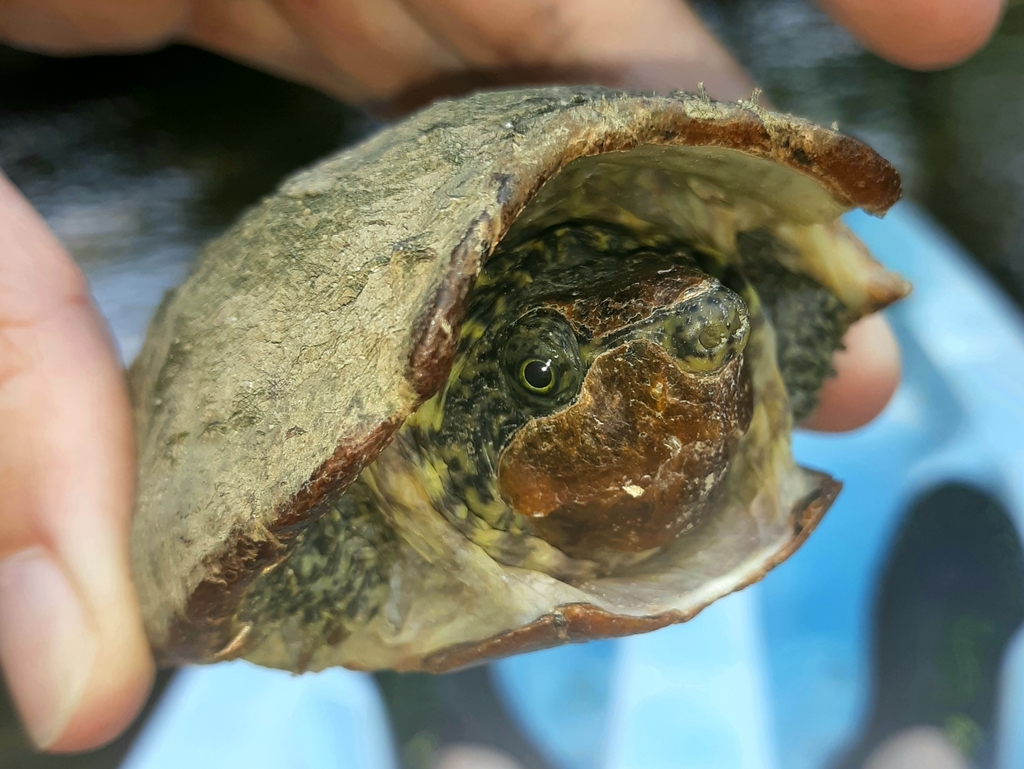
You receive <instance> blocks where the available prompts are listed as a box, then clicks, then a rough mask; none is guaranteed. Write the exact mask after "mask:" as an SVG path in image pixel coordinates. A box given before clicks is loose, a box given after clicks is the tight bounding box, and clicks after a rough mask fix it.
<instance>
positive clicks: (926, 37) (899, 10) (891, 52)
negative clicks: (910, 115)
mask: <svg viewBox="0 0 1024 769" xmlns="http://www.w3.org/2000/svg"><path fill="white" fill-rule="evenodd" d="M819 2H820V3H821V5H822V7H823V8H824V9H825V10H826V11H828V13H829V14H830V15H831V16H832V17H833V18H834V19H835V20H836V21H838V22H839V23H840V24H842V25H843V26H844V27H846V28H847V29H849V30H850V31H851V32H852V33H853V34H854V35H856V36H857V38H858V39H860V41H861V42H862V43H864V45H866V46H867V47H868V48H870V49H871V50H872V51H874V52H875V53H877V54H879V55H880V56H884V57H885V58H886V59H889V60H890V61H893V62H895V63H897V64H901V65H903V66H904V67H910V68H912V69H939V68H941V67H948V66H951V65H953V64H956V63H958V62H960V61H963V60H964V59H966V58H967V57H968V56H970V55H971V54H973V53H974V52H976V51H977V50H978V49H979V48H981V47H982V46H983V45H984V44H985V43H986V42H987V41H988V39H989V38H990V37H991V36H992V34H993V32H995V29H996V27H997V26H998V25H999V20H1000V18H1001V17H1002V14H1003V6H1004V2H1005V0H819Z"/></svg>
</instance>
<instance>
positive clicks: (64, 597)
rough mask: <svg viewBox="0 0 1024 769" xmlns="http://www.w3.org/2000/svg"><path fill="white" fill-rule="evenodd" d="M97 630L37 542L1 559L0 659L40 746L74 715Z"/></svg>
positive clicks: (46, 744)
mask: <svg viewBox="0 0 1024 769" xmlns="http://www.w3.org/2000/svg"><path fill="white" fill-rule="evenodd" d="M97 645H98V642H97V638H96V635H95V633H94V632H93V630H92V628H91V627H90V625H89V621H88V615H87V614H86V612H85V610H84V609H83V607H82V605H81V603H80V602H79V600H78V596H77V595H76V593H75V591H74V589H73V588H72V587H71V584H70V583H69V582H68V579H67V577H66V576H65V574H64V571H63V569H61V568H60V566H59V565H58V564H57V563H56V562H55V561H54V560H53V559H52V558H51V557H50V556H49V555H48V554H47V553H46V552H45V551H44V550H42V549H41V548H30V549H28V550H25V551H22V552H20V553H17V554H15V555H12V556H9V557H8V558H6V559H5V560H3V561H0V664H2V667H3V671H4V675H5V676H6V677H7V685H8V686H9V687H10V690H11V694H12V696H13V697H14V702H15V704H16V705H17V708H18V712H19V713H20V714H21V718H22V722H23V723H24V724H25V729H26V730H27V731H28V734H29V736H30V737H31V738H32V741H33V742H34V743H35V744H36V746H37V747H38V748H40V749H45V748H47V747H49V746H50V745H52V744H53V743H54V742H55V741H56V740H57V738H58V737H60V735H61V733H62V732H63V731H64V728H65V727H66V726H67V724H68V721H70V720H71V717H72V715H74V712H75V709H76V707H77V705H78V701H79V699H80V698H81V696H82V692H83V691H84V689H85V685H86V682H87V681H88V679H89V673H90V671H91V669H92V663H93V659H94V658H95V656H96V649H97Z"/></svg>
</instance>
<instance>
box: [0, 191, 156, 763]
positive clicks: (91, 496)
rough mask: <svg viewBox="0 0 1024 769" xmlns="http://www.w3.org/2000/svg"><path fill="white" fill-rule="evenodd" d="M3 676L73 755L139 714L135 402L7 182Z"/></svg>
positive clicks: (1, 238)
mask: <svg viewBox="0 0 1024 769" xmlns="http://www.w3.org/2000/svg"><path fill="white" fill-rule="evenodd" d="M0 425H2V430H0V666H2V668H3V671H4V675H5V676H6V678H7V682H8V685H9V688H10V690H11V693H12V695H13V697H14V700H15V703H16V705H17V707H18V710H19V712H20V714H21V716H22V718H23V721H24V723H25V726H26V728H27V730H28V732H29V735H30V736H31V737H32V739H33V740H34V741H35V743H36V744H37V745H38V746H40V747H42V748H50V749H54V750H78V749H84V748H88V747H93V746H95V745H98V744H100V743H102V742H105V741H106V740H108V739H110V738H111V737H113V736H114V735H115V734H117V733H118V732H119V731H120V730H121V729H122V728H123V727H124V726H125V725H126V724H127V723H128V721H129V720H130V719H131V718H132V716H133V715H134V714H135V713H136V712H137V710H138V709H139V707H140V706H141V703H142V700H143V698H144V696H145V693H146V691H147V690H148V688H149V684H150V680H151V677H152V662H151V660H150V657H149V650H148V646H147V643H146V639H145V635H144V632H143V630H142V623H141V619H140V616H139V611H138V607H137V602H136V598H135V594H134V591H133V589H132V586H131V582H130V578H129V566H128V524H129V516H130V513H131V505H132V473H133V470H132V467H133V447H132V432H131V420H130V411H129V405H128V396H127V392H126V388H125V383H124V376H123V372H122V371H121V368H120V366H119V365H118V363H117V359H116V356H115V355H114V352H113V350H112V346H111V343H110V340H109V338H108V336H107V334H106V331H105V328H104V325H103V322H102V320H101V319H100V317H99V316H98V314H97V313H96V310H95V308H94V307H93V305H92V303H91V301H90V300H89V295H88V291H87V287H86V284H85V281H84V278H83V277H82V275H81V273H80V272H79V271H78V269H77V268H76V266H75V265H74V263H73V262H72V261H71V259H70V257H68V255H67V254H66V252H65V251H64V250H63V248H62V247H61V246H60V244H59V243H58V242H57V240H56V239H55V238H54V236H53V235H52V234H51V233H50V231H49V230H48V229H47V227H46V226H45V224H44V223H43V222H42V221H41V220H40V219H39V217H38V216H37V214H36V213H35V212H34V211H33V210H32V209H31V208H30V207H29V205H28V204H27V203H26V202H25V200H24V199H23V198H22V197H21V196H20V195H19V194H18V192H17V191H16V190H15V189H14V188H13V187H12V186H11V185H10V183H9V182H8V181H7V180H6V179H5V178H3V176H2V175H0Z"/></svg>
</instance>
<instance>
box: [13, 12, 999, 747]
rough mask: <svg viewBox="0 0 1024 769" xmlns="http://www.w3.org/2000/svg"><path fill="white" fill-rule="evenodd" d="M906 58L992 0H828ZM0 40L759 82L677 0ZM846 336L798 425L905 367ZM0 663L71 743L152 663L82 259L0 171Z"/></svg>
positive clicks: (130, 696)
mask: <svg viewBox="0 0 1024 769" xmlns="http://www.w3.org/2000/svg"><path fill="white" fill-rule="evenodd" d="M822 3H823V5H825V6H826V8H827V9H828V10H829V12H830V13H832V14H833V15H834V16H835V17H836V18H838V19H839V20H841V21H842V22H844V23H845V24H847V25H848V26H849V27H850V28H851V29H852V30H853V31H854V33H855V34H857V35H858V36H859V37H860V38H861V39H862V40H863V41H864V42H865V43H866V44H867V45H868V46H869V47H872V48H874V49H875V50H876V51H877V52H879V53H881V54H883V55H886V56H888V57H889V58H892V59H893V60H895V61H898V62H899V63H901V64H905V65H907V66H913V67H921V68H928V67H936V66H942V65H945V64H950V63H953V62H955V61H957V60H959V59H961V58H963V57H965V56H967V55H969V54H970V53H971V52H973V51H974V50H975V49H977V48H978V47H980V46H981V45H982V44H983V43H984V41H985V40H986V39H987V38H988V36H989V35H990V34H991V32H992V30H993V29H994V27H995V24H996V22H997V21H998V18H999V15H1000V12H1001V1H1000V0H822ZM0 39H2V40H4V41H6V42H8V43H10V44H13V45H16V46H21V47H25V48H32V49H36V50H42V51H48V52H52V53H84V52H99V51H107V52H114V51H134V50H143V49H148V48H153V47H158V46H160V45H162V44H164V43H167V42H171V41H186V42H191V43H194V44H196V45H200V46H203V47H206V48H210V49H212V50H215V51H218V52H220V53H223V54H225V55H227V56H230V57H232V58H235V59H239V60H241V61H245V62H248V63H250V64H253V65H254V66H258V67H260V68H263V69H266V70H269V71H271V72H274V73H277V74H280V75H282V76H285V77H289V78H292V79H295V80H299V81H302V82H305V83H309V84H313V85H316V86H318V87H320V88H321V89H323V90H325V91H328V92H330V93H332V94H335V95H337V96H340V97H343V98H347V99H349V100H353V101H360V102H363V103H376V104H382V103H385V102H392V103H394V102H395V100H400V99H401V97H402V96H403V95H404V94H408V93H409V92H410V91H411V90H415V89H417V88H419V87H421V86H424V85H425V84H426V83H428V82H429V81H431V80H434V79H437V78H458V77H459V76H461V75H463V74H466V73H470V72H480V71H490V72H492V73H493V72H496V71H498V70H507V69H518V70H521V71H532V72H534V73H544V72H550V73H553V74H556V75H557V74H558V73H568V74H569V75H570V76H571V73H573V72H577V73H579V72H591V73H595V74H596V75H598V76H600V77H601V79H603V80H605V81H606V82H609V83H610V84H613V85H620V86H625V87H636V88H656V89H657V88H664V89H670V88H676V87H683V88H688V87H693V86H695V85H696V83H697V82H698V81H703V82H704V83H705V84H706V86H707V88H708V89H709V91H710V92H711V93H712V95H715V96H718V97H719V98H736V97H739V96H745V95H748V94H749V93H750V90H751V85H750V83H749V82H748V81H747V78H746V76H745V75H744V73H743V72H742V70H741V69H740V68H739V67H738V66H737V65H736V64H735V63H734V62H733V61H732V60H731V59H730V58H729V56H728V55H727V54H726V53H725V51H724V49H723V48H722V47H721V46H720V45H719V44H718V43H717V42H716V41H715V40H713V39H712V38H711V36H710V35H709V34H708V33H707V31H706V30H705V29H704V27H703V26H702V25H701V23H700V22H699V21H698V19H697V18H696V17H695V16H694V15H693V14H692V12H691V11H690V10H689V9H688V8H687V6H686V5H685V4H683V3H682V2H681V1H680V0H642V2H636V3H630V4H625V3H617V2H613V1H612V0H600V4H599V5H598V3H597V2H596V1H595V0H520V2H508V0H500V1H499V0H201V2H188V0H90V1H88V2H82V0H0ZM845 341H846V345H847V350H846V352H844V353H840V354H838V355H837V356H836V368H837V371H838V374H839V376H838V377H837V378H836V379H834V380H831V381H829V382H828V383H827V385H826V387H825V390H824V392H823V394H822V403H821V407H820V408H819V410H818V412H817V413H816V414H815V415H814V416H813V417H812V418H811V419H810V420H809V425H810V426H812V427H816V428H819V429H849V428H852V427H855V426H857V425H859V424H863V423H864V422H866V421H868V420H869V419H871V418H872V417H873V416H875V414H877V413H878V411H879V410H881V408H882V407H883V406H884V404H885V403H886V401H887V400H888V399H889V397H890V396H891V394H892V392H893V390H894V389H895V387H896V383H897V380H898V376H899V358H898V350H897V348H896V344H895V341H894V340H893V338H892V334H891V332H889V330H888V327H887V326H886V325H885V323H884V321H881V320H878V319H866V320H864V321H862V322H861V323H859V324H857V325H856V326H855V327H854V328H853V329H851V331H850V333H849V334H848V336H847V338H846V340H845ZM0 425H2V430H0V662H2V665H3V669H4V673H5V675H6V677H7V680H8V683H9V686H10V689H11V692H12V694H13V696H14V698H15V701H16V703H17V706H18V708H19V711H20V713H21V715H22V717H23V719H24V721H25V723H26V726H27V728H28V731H29V733H30V735H31V736H32V738H33V739H34V740H35V742H36V744H38V745H39V746H40V747H42V748H47V749H51V750H58V751H68V750H81V749H86V748H90V747H94V746H96V745H99V744H101V743H103V742H105V741H106V740H108V739H110V738H111V737H113V736H115V735H116V734H117V733H118V732H119V731H121V730H122V729H123V728H124V726H125V725H126V724H127V722H128V721H129V720H130V719H131V718H132V717H133V716H134V715H135V714H136V713H137V711H138V708H139V707H140V705H141V702H142V701H143V699H144V697H145V693H146V691H147V690H148V687H149V683H150V681H151V677H152V672H153V665H152V660H151V658H150V656H149V651H148V647H147V645H146V640H145V636H144V633H143V630H142V625H141V622H140V619H139V611H138V607H137V604H136V599H135V596H134V592H133V590H132V587H131V581H130V573H129V567H128V557H127V551H128V536H127V529H128V520H129V516H130V514H131V505H132V477H133V448H132V435H131V422H130V414H129V404H128V398H127V394H126V391H125V384H124V379H123V376H122V372H121V370H120V367H119V364H118V362H117V358H116V356H115V354H114V352H113V350H112V347H111V345H110V343H109V339H108V336H107V333H106V331H105V327H104V324H103V322H102V320H101V318H100V317H99V315H98V313H97V312H96V310H95V308H94V307H93V305H92V304H91V302H90V300H89V298H88V293H87V287H86V284H85V281H84V279H83V277H82V275H81V273H80V272H79V271H78V269H77V267H76V266H75V265H74V262H73V261H72V260H71V258H70V257H69V256H68V254H67V253H66V252H65V251H64V249H63V248H62V246H61V245H60V244H59V243H58V242H57V240H56V239H55V238H54V236H53V235H52V233H50V232H49V230H48V229H47V228H46V226H45V224H44V223H43V222H42V221H41V220H40V219H39V217H38V215H37V214H36V213H35V212H34V211H32V209H31V208H30V207H29V206H28V204H27V203H26V202H25V201H24V200H23V199H22V198H21V196H20V195H19V194H18V193H17V191H16V190H14V189H13V187H11V185H10V184H9V183H7V182H6V180H4V179H3V177H2V176H0Z"/></svg>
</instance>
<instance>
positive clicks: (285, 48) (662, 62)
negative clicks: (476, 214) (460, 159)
mask: <svg viewBox="0 0 1024 769" xmlns="http://www.w3.org/2000/svg"><path fill="white" fill-rule="evenodd" d="M244 10H245V13H244V14H243V13H240V12H239V5H238V3H236V2H234V0H216V1H214V0H211V1H210V2H206V3H200V4H198V5H197V6H196V7H195V12H194V14H193V17H192V19H191V22H190V25H189V27H188V32H187V39H188V40H190V41H191V42H194V43H196V44H198V45H202V46H204V47H207V48H211V49H213V50H217V51H219V52H221V53H224V54H226V55H228V56H231V57H232V58H235V59H239V60H241V61H245V62H247V63H249V64H253V65H256V66H260V67H262V68H264V69H269V70H270V71H272V72H275V73H276V74H279V75H283V76H285V77H290V78H293V79H296V80H300V81H302V82H305V83H307V84H310V85H313V86H315V87H318V88H321V89H323V90H325V91H328V92H329V93H332V94H334V95H336V96H339V97H342V98H347V99H354V100H357V101H362V102H364V103H373V104H375V105H378V106H380V105H382V104H383V103H384V102H386V101H387V100H398V101H396V103H397V104H399V105H402V104H404V105H405V106H406V107H409V106H415V105H416V104H417V102H422V101H423V100H424V99H425V98H430V97H432V96H436V95H440V94H441V93H444V92H446V91H445V88H446V86H445V84H444V83H442V84H441V86H440V88H441V90H438V91H437V92H433V93H426V92H425V93H424V95H423V98H420V99H418V100H417V99H415V98H411V99H405V100H404V102H403V101H401V100H400V97H402V96H403V95H405V94H406V93H407V92H408V91H409V90H410V89H414V88H417V87H419V86H421V85H422V84H424V83H427V82H430V81H437V80H438V79H439V78H442V79H444V78H449V77H450V78H452V82H451V83H450V84H448V87H450V88H452V89H458V90H466V89H468V88H472V87H478V86H483V85H496V84H512V83H520V82H527V81H530V80H544V81H548V82H550V81H551V80H558V79H560V76H559V73H560V72H561V73H564V74H563V77H562V79H567V80H572V81H573V82H594V83H603V84H605V85H611V86H620V87H629V88H643V89H656V90H673V89H676V88H682V89H687V90H695V89H696V86H697V84H698V83H699V82H704V84H705V86H706V87H707V90H708V92H709V93H710V94H711V95H712V96H715V97H717V98H720V99H738V98H742V97H747V96H749V95H750V93H751V90H752V88H753V86H752V84H751V82H750V80H749V79H748V78H747V76H746V74H745V73H744V72H743V71H742V69H741V68H740V67H739V66H738V65H737V64H736V63H735V62H734V61H733V60H732V58H731V57H730V56H729V55H728V54H727V53H726V51H725V49H723V48H722V47H721V45H719V44H718V42H717V41H716V40H715V39H714V38H713V37H712V36H711V34H710V33H709V32H708V31H707V30H706V29H705V28H704V27H703V25H702V24H701V23H700V20H699V19H698V18H697V17H696V16H695V15H694V14H693V12H692V11H690V9H689V8H688V7H687V6H686V5H685V4H684V3H681V2H678V0H639V3H638V4H637V3H634V4H631V5H628V6H627V5H624V4H622V3H618V2H613V1H612V0H596V1H592V0H521V1H520V2H514V3H509V2H506V0H476V1H474V2H469V1H468V0H380V2H375V3H353V2H350V0H323V2H315V3H314V2H300V0H249V2H247V3H246V4H245V6H244ZM531 69H532V70H534V73H533V75H532V76H531V74H530V72H528V71H527V70H531ZM473 78H476V79H475V80H474V79H473ZM391 106H392V107H393V106H394V105H391ZM385 109H388V108H387V107H385ZM391 111H393V110H391Z"/></svg>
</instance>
